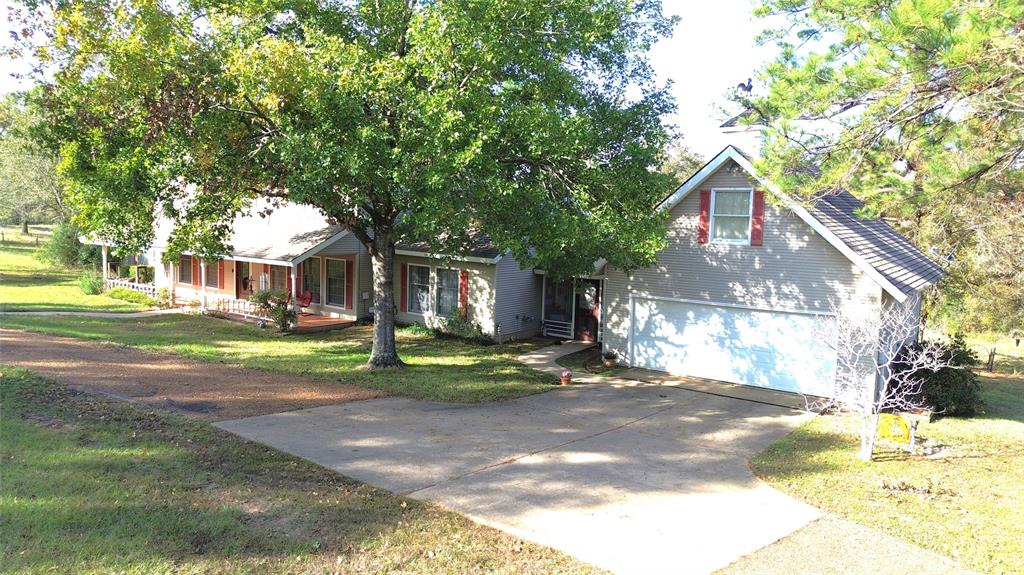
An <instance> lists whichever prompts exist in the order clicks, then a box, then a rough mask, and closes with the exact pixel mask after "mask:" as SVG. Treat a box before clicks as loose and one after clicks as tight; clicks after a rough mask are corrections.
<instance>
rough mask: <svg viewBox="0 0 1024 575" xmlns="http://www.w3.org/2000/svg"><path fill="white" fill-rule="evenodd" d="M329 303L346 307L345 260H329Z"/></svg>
mask: <svg viewBox="0 0 1024 575" xmlns="http://www.w3.org/2000/svg"><path fill="white" fill-rule="evenodd" d="M327 305H336V306H341V307H345V260H332V259H328V260H327Z"/></svg>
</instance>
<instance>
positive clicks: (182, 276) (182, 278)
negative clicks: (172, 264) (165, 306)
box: [178, 256, 192, 284]
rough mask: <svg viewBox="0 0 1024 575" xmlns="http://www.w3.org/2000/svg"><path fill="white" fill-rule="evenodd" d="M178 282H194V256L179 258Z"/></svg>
mask: <svg viewBox="0 0 1024 575" xmlns="http://www.w3.org/2000/svg"><path fill="white" fill-rule="evenodd" d="M178 283H183V284H190V283H192V256H181V257H180V258H178Z"/></svg>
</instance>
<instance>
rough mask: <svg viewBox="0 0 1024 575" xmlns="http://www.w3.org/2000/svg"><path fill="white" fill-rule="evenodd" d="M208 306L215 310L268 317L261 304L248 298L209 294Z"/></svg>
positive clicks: (247, 315)
mask: <svg viewBox="0 0 1024 575" xmlns="http://www.w3.org/2000/svg"><path fill="white" fill-rule="evenodd" d="M206 308H207V309H208V310H211V311H214V312H220V313H230V314H235V315H240V316H242V317H254V318H263V319H266V315H265V314H264V313H262V311H261V310H260V308H259V306H257V305H256V304H254V303H253V302H251V301H249V300H246V299H236V298H233V297H219V296H215V295H214V296H207V297H206Z"/></svg>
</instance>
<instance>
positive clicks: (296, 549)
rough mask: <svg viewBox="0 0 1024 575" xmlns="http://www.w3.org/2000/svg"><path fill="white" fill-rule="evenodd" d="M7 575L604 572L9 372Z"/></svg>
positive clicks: (168, 419)
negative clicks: (35, 574)
mask: <svg viewBox="0 0 1024 575" xmlns="http://www.w3.org/2000/svg"><path fill="white" fill-rule="evenodd" d="M0 409H2V411H3V414H4V417H3V418H0V437H3V438H4V439H3V442H2V443H0V462H2V466H3V481H2V482H0V565H3V571H4V573H8V574H11V575H14V574H19V575H20V574H30V573H56V572H60V573H81V574H90V573H138V574H143V573H144V574H154V573H209V574H220V573H225V574H226V573H265V574H278V573H385V572H386V573H394V572H401V573H471V572H474V573H475V572H488V573H593V572H595V570H593V569H592V568H590V567H588V566H586V565H583V564H580V563H578V562H576V561H575V560H573V559H571V558H569V557H567V556H565V555H563V554H561V553H559V552H556V551H553V550H551V549H548V548H544V547H540V546H536V545H533V544H529V543H525V542H521V541H518V540H516V539H515V538H514V537H511V536H509V535H506V534H503V533H501V532H499V531H496V530H493V529H490V528H487V527H482V526H480V525H476V524H474V523H473V522H471V521H469V520H468V519H466V518H464V517H461V516H459V515H457V514H454V513H449V512H445V511H442V510H441V509H439V508H438V507H435V506H432V505H427V504H423V503H419V502H416V501H415V500H411V499H406V498H402V497H399V496H396V495H392V494H390V493H388V492H386V491H382V490H378V489H375V488H372V487H370V486H367V485H365V484H362V483H359V482H356V481H354V480H351V479H347V478H345V477H342V476H339V475H336V474H334V473H332V472H330V471H329V470H327V469H324V468H321V467H318V466H316V465H313V464H311V463H308V462H305V461H303V460H300V459H298V458H295V457H291V456H288V455H285V454H282V453H280V452H277V451H274V450H272V449H270V448H267V447H262V446H260V445H257V444H254V443H249V442H246V441H243V440H241V439H239V438H237V437H235V436H233V435H230V434H228V433H226V432H221V431H219V430H218V429H216V428H214V427H211V426H210V425H208V424H205V423H201V422H199V421H196V420H193V419H188V418H185V417H181V416H176V415H172V414H167V413H163V412H158V411H151V410H144V409H141V408H138V407H135V406H133V405H131V404H127V403H121V402H116V401H113V400H105V399H100V398H96V397H92V396H86V395H82V394H77V393H74V392H71V391H69V390H68V389H67V388H66V387H64V386H63V385H60V384H56V383H52V382H49V381H46V380H43V379H40V378H37V377H35V376H32V375H29V374H28V373H27V372H24V371H21V370H14V369H9V368H3V367H0Z"/></svg>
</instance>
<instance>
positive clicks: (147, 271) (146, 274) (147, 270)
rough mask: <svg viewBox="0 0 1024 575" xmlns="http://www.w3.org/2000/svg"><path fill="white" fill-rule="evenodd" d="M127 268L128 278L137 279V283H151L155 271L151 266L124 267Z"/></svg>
mask: <svg viewBox="0 0 1024 575" xmlns="http://www.w3.org/2000/svg"><path fill="white" fill-rule="evenodd" d="M126 267H127V268H128V277H133V278H137V279H138V281H139V283H144V284H148V283H153V277H154V275H155V273H156V271H155V270H154V269H153V266H126Z"/></svg>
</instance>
